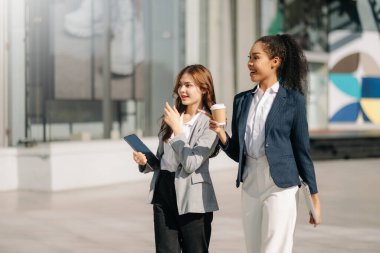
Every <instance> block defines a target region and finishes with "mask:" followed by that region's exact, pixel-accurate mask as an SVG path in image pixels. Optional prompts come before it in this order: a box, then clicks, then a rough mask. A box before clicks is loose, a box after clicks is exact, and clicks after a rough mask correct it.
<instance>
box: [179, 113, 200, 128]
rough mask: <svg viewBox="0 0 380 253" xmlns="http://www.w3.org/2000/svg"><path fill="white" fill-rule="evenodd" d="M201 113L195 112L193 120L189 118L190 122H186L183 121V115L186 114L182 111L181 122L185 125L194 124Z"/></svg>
mask: <svg viewBox="0 0 380 253" xmlns="http://www.w3.org/2000/svg"><path fill="white" fill-rule="evenodd" d="M199 114H200V112H198V113H197V114H195V115H194V116H193V117H192V118H191V120H189V121H188V122H186V123H183V115H184V113H182V114H181V123H182V124H183V125H185V126H190V127H191V126H193V125H194V123H195V121H196V120H197V118H198V117H199Z"/></svg>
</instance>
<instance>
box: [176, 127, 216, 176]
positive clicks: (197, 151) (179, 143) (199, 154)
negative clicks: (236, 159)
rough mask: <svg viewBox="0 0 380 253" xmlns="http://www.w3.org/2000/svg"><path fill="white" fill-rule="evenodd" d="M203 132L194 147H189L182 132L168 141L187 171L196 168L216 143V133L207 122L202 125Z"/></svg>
mask: <svg viewBox="0 0 380 253" xmlns="http://www.w3.org/2000/svg"><path fill="white" fill-rule="evenodd" d="M201 131H203V134H202V135H201V136H200V137H199V139H198V140H197V142H196V143H195V145H194V147H193V148H191V147H190V145H189V143H188V141H187V138H186V136H185V134H184V133H181V134H179V135H177V136H175V137H174V138H173V139H171V140H170V141H169V144H170V145H171V146H172V148H173V150H174V151H175V152H176V154H177V155H178V157H179V159H180V163H181V164H182V168H183V169H184V170H185V171H186V172H187V173H193V172H194V171H195V170H197V169H198V168H199V167H200V166H201V165H202V164H203V163H204V162H205V161H206V160H207V159H209V156H210V155H211V154H212V152H213V151H214V149H215V147H216V145H217V144H218V138H217V136H216V133H215V132H214V131H212V130H211V129H210V128H209V126H208V124H205V125H204V126H203V129H202V130H201Z"/></svg>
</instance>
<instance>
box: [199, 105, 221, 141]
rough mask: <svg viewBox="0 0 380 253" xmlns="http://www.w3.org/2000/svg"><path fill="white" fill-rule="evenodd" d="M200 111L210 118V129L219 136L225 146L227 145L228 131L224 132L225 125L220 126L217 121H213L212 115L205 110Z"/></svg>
mask: <svg viewBox="0 0 380 253" xmlns="http://www.w3.org/2000/svg"><path fill="white" fill-rule="evenodd" d="M198 111H199V112H201V113H203V114H205V115H206V116H207V117H209V118H210V123H209V127H210V129H211V130H212V131H214V132H215V133H216V134H217V135H218V137H219V139H220V141H221V142H222V143H223V145H225V144H226V142H227V135H226V131H225V130H224V126H225V125H219V124H218V122H216V121H215V120H212V115H211V114H210V113H208V112H206V111H203V110H199V109H198ZM226 125H227V118H226Z"/></svg>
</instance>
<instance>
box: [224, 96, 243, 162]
mask: <svg viewBox="0 0 380 253" xmlns="http://www.w3.org/2000/svg"><path fill="white" fill-rule="evenodd" d="M237 100H238V99H237V97H236V96H235V98H234V104H233V107H232V122H231V130H232V135H231V137H230V136H229V135H228V133H227V132H226V135H227V142H226V144H225V145H223V143H221V142H219V144H220V146H221V148H222V149H223V151H224V152H226V154H227V155H228V156H229V157H230V158H231V159H232V160H234V161H235V162H239V153H240V150H239V147H240V145H239V134H238V125H237V122H236V121H237V120H236V117H237V116H236V114H237V109H238V108H237Z"/></svg>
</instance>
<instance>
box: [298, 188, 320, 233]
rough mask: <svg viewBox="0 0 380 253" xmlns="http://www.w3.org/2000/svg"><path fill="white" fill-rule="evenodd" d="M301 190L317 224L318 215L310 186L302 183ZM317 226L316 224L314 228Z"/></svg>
mask: <svg viewBox="0 0 380 253" xmlns="http://www.w3.org/2000/svg"><path fill="white" fill-rule="evenodd" d="M301 189H302V191H303V194H304V196H305V202H306V206H307V209H308V211H309V213H310V214H311V215H312V216H313V219H314V221H315V222H316V221H317V213H316V212H315V209H314V205H313V201H312V200H311V194H310V189H309V186H308V185H307V183H305V182H304V181H301ZM316 226H317V224H314V227H316Z"/></svg>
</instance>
